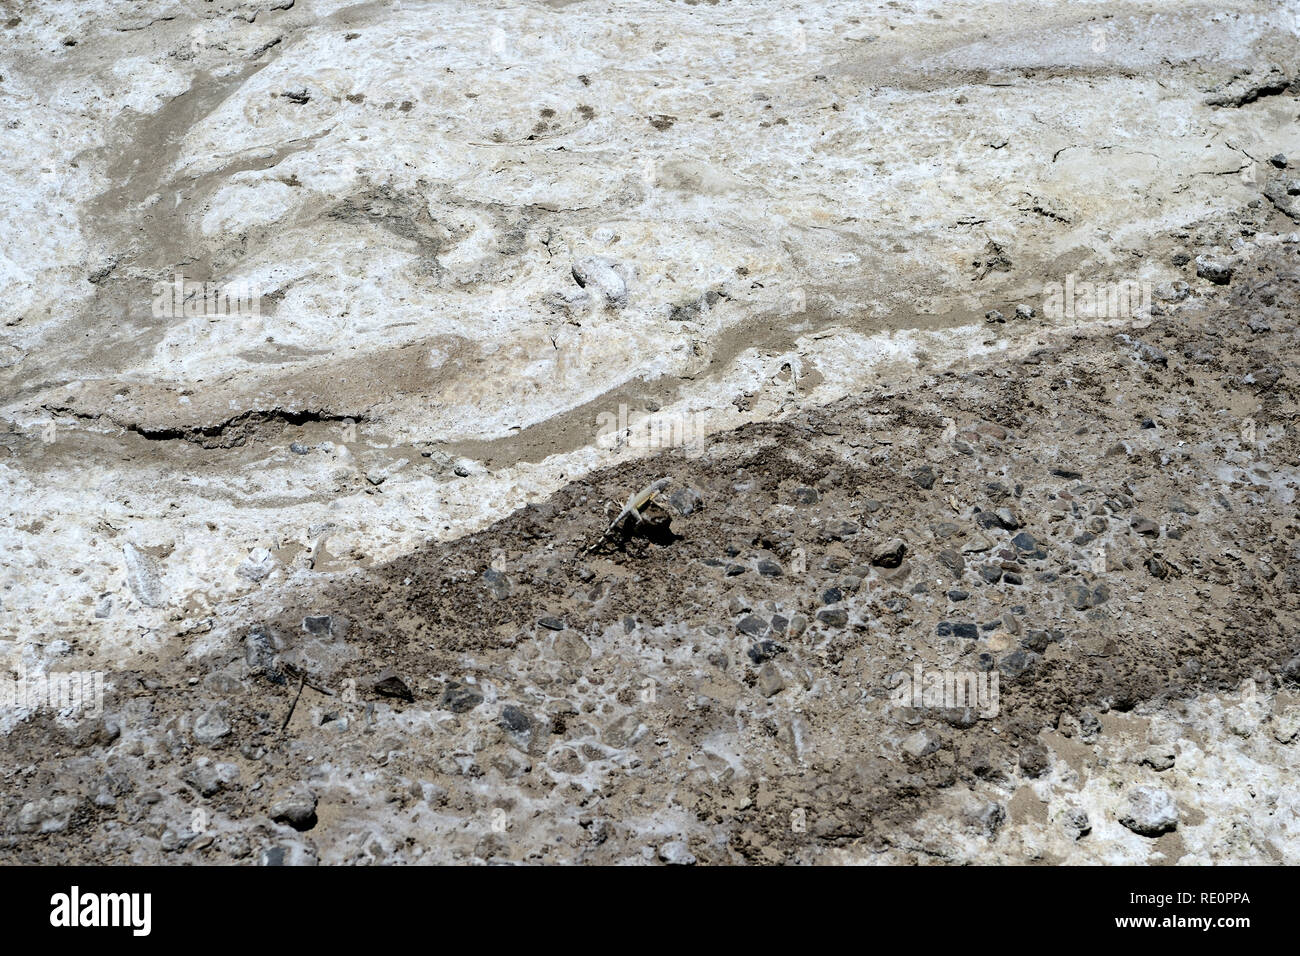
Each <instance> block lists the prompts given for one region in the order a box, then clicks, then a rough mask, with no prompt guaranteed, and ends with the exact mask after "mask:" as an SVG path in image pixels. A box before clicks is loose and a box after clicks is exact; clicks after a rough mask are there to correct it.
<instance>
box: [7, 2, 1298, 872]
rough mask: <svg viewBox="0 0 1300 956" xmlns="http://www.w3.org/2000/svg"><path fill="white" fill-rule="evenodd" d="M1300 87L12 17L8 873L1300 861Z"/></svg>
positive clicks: (1212, 56) (1227, 58)
mask: <svg viewBox="0 0 1300 956" xmlns="http://www.w3.org/2000/svg"><path fill="white" fill-rule="evenodd" d="M1298 50H1300V20H1298V19H1297V8H1296V5H1295V4H1294V3H1278V2H1228V3H1215V4H1210V5H1190V6H1189V5H1187V4H1172V3H1095V4H1089V3H1061V2H1039V3H1031V2H1007V3H1002V4H997V5H986V4H975V3H963V2H956V3H942V4H940V3H932V2H886V3H879V4H870V3H868V4H862V3H853V4H849V3H838V2H819V3H815V4H806V3H804V4H796V3H783V2H776V3H763V4H758V3H750V2H741V0H736V2H727V0H719V2H714V3H689V2H680V3H678V2H667V0H653V2H650V0H647V2H628V3H617V4H610V3H598V2H593V0H576V2H569V3H563V2H552V3H544V2H515V0H510V2H500V3H486V2H480V0H464V2H428V3H424V2H409V3H390V2H368V3H347V2H332V0H318V2H312V0H262V2H257V0H249V2H234V0H211V2H206V0H205V2H198V0H186V2H176V3H167V2H162V3H156V4H140V3H137V2H115V0H105V2H89V0H85V2H54V0H42V2H39V3H37V2H14V0H0V105H2V106H3V110H2V115H0V146H3V149H0V168H3V178H2V179H0V182H2V183H3V188H4V197H5V199H6V202H5V204H4V206H3V208H0V237H2V238H3V242H2V243H0V319H2V320H3V324H2V325H0V481H2V482H3V486H2V487H3V491H4V496H3V503H2V504H0V548H2V549H3V551H2V553H3V562H2V563H0V656H3V661H2V662H0V663H2V665H3V671H4V673H3V674H0V678H3V681H0V684H2V685H3V687H4V688H6V689H7V688H10V687H16V686H18V684H17V682H18V681H19V680H20V679H21V680H23V681H25V682H26V683H25V685H24V686H25V687H28V688H30V687H33V686H42V682H43V680H44V679H46V678H48V677H50V676H51V675H59V674H65V673H69V672H72V673H77V674H95V675H99V679H100V680H102V688H103V693H102V706H101V702H100V701H99V700H96V699H94V695H93V694H92V695H91V696H90V697H89V698H87V699H81V700H76V701H72V702H69V701H67V700H62V701H54V702H53V703H51V702H50V701H48V700H41V699H39V698H38V697H26V698H24V699H22V700H6V701H4V703H6V704H7V705H8V706H5V707H3V708H2V709H0V733H3V737H0V754H2V755H3V759H2V760H0V776H2V777H3V786H0V859H2V860H4V861H6V862H109V863H125V862H162V863H176V864H210V863H217V864H266V865H275V864H291V865H296V864H311V863H317V862H319V863H325V864H366V863H414V862H421V863H484V862H486V863H562V862H569V863H633V864H642V863H650V864H655V863H665V864H690V863H699V864H743V863H758V864H762V863H823V864H825V863H884V864H913V863H923V864H929V863H1040V864H1054V863H1145V864H1211V863H1297V862H1300V796H1298V795H1297V792H1296V790H1295V787H1294V779H1295V772H1296V770H1297V768H1298V766H1300V637H1298V636H1297V635H1298V633H1300V632H1298V629H1297V625H1298V624H1300V620H1298V619H1300V509H1298V508H1297V503H1296V490H1297V480H1298V478H1300V474H1298V473H1297V472H1298V469H1300V435H1298V433H1297V421H1298V398H1297V376H1298V375H1300V368H1298V367H1297V358H1298V357H1300V328H1298V325H1297V318H1298V317H1300V232H1298V231H1297V230H1300V168H1298V167H1300V55H1298V53H1297V51H1298ZM1288 157H1292V158H1291V159H1288ZM177 276H180V281H181V282H189V283H206V284H208V285H209V286H216V287H221V288H224V289H226V290H227V291H229V290H232V289H237V290H243V292H245V293H247V294H246V295H244V296H243V297H242V298H240V297H239V296H236V297H235V299H234V300H231V299H225V300H221V301H217V302H206V303H205V302H204V301H203V297H202V295H195V294H194V287H193V286H190V287H188V288H187V287H185V286H182V294H181V295H180V296H179V297H175V298H174V297H173V296H172V295H171V293H170V291H168V290H169V289H171V288H172V287H173V286H174V284H175V283H176V281H177ZM200 291H201V292H205V291H206V288H204V289H201V290H200ZM1129 293H1132V294H1131V295H1130V294H1129ZM178 299H179V301H178ZM232 302H233V305H232ZM659 480H662V481H663V482H664V484H663V487H662V490H661V491H660V493H659V494H658V495H657V496H655V497H654V498H653V500H651V501H649V502H647V503H645V504H644V507H643V508H641V509H640V510H637V511H636V514H634V515H631V516H627V517H624V518H622V519H618V518H617V516H618V515H619V513H620V509H622V507H623V505H624V503H625V502H627V501H628V500H629V496H634V495H635V494H636V492H638V490H640V489H642V488H645V487H647V486H650V485H651V484H652V483H653V482H656V481H659ZM611 522H613V525H612V526H611ZM945 677H946V678H948V684H949V685H950V686H951V685H952V684H953V683H954V682H957V683H958V684H959V685H962V686H972V687H977V688H983V690H984V694H983V696H980V697H977V698H976V699H974V700H965V701H963V700H955V699H953V698H952V697H951V694H949V696H948V697H944V696H942V695H934V694H932V695H930V696H928V697H927V696H926V694H925V693H917V694H911V693H908V692H907V690H908V688H910V687H912V686H913V683H915V684H916V686H917V687H921V688H926V687H929V688H939V687H942V686H943V678H945ZM936 678H937V683H936V682H935V679H936ZM967 682H968V683H967ZM88 686H90V687H92V688H93V687H95V686H100V685H94V684H93V683H92V684H90V685H88Z"/></svg>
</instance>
